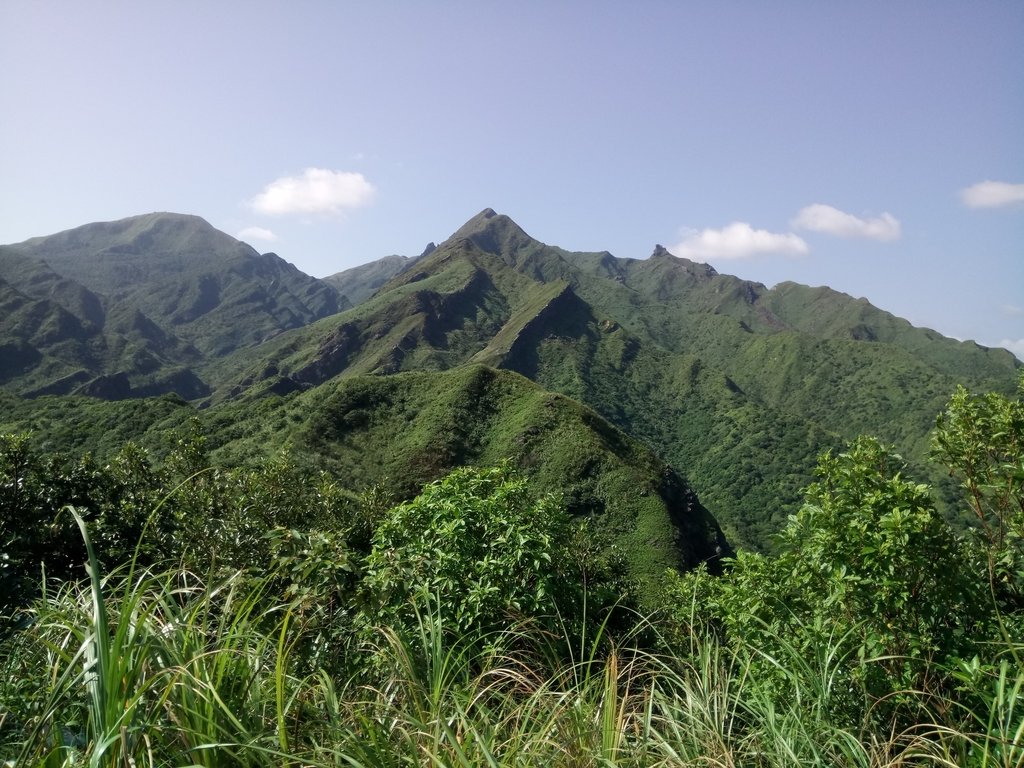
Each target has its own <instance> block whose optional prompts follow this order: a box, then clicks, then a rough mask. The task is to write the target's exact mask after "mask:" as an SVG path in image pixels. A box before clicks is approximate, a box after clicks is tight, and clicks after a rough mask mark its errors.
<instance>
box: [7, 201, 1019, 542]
mask: <svg viewBox="0 0 1024 768" xmlns="http://www.w3.org/2000/svg"><path fill="white" fill-rule="evenodd" d="M0 280H3V281H4V282H2V283H0V291H5V293H2V294H0V298H2V299H3V300H4V301H5V306H10V307H11V311H10V312H9V313H8V314H6V315H4V320H3V321H2V322H3V323H4V328H3V330H4V333H5V335H4V337H3V339H4V341H3V344H2V346H0V355H2V356H3V360H4V362H5V366H4V369H3V370H4V387H5V389H7V390H8V391H10V392H14V393H17V394H20V395H23V396H26V397H28V398H29V400H30V401H31V402H30V403H28V404H24V405H20V406H18V408H17V410H18V412H19V413H21V412H23V411H24V410H25V409H26V408H27V409H28V410H32V409H33V408H40V409H45V408H49V407H51V406H48V405H44V404H43V403H42V401H41V400H38V399H37V398H38V397H39V396H40V395H46V394H59V395H64V394H70V393H76V394H83V395H90V396H94V397H99V398H104V399H124V398H138V397H145V396H151V395H157V394H163V393H172V392H173V393H175V394H177V395H179V396H180V397H182V398H184V399H185V400H189V401H192V402H193V403H194V404H196V405H197V406H199V407H200V408H203V409H208V413H207V412H206V411H204V415H203V418H204V420H206V421H208V422H209V423H211V424H213V423H227V422H228V421H230V420H232V419H237V420H239V422H240V423H245V422H247V421H248V414H251V413H257V412H260V408H261V407H263V406H261V405H260V402H261V401H262V400H263V399H268V402H276V401H275V400H274V398H288V397H294V398H297V400H296V401H297V402H301V403H303V404H305V403H306V402H307V401H310V402H311V401H312V400H313V399H315V397H316V396H315V395H313V394H312V392H313V391H314V390H317V389H319V388H321V387H327V389H328V390H330V389H332V388H334V387H336V386H339V384H338V383H337V382H340V381H344V380H348V379H353V380H359V381H364V380H366V379H365V377H368V376H369V377H375V378H376V379H381V381H374V382H373V384H374V386H385V385H384V380H386V379H391V377H395V376H396V374H399V373H409V374H412V373H419V374H420V377H413V376H406V377H396V378H394V379H393V380H392V381H388V383H387V386H395V387H399V388H404V387H413V388H418V387H424V388H425V389H424V391H426V389H428V388H429V387H427V385H426V384H424V382H427V381H430V380H432V377H434V376H436V375H438V374H441V373H445V372H451V373H452V374H453V375H455V374H456V372H457V371H459V370H460V369H462V368H463V367H465V366H477V365H483V366H487V367H489V368H493V369H498V370H504V371H509V372H514V373H518V374H521V375H522V376H525V377H526V378H528V379H530V380H531V381H533V382H535V383H536V384H538V385H539V386H540V387H542V388H543V389H544V390H546V391H549V392H553V393H558V394H561V395H564V396H565V397H566V398H571V399H572V400H574V401H577V402H579V403H582V404H583V405H586V406H589V408H592V409H593V410H594V411H596V412H597V413H598V414H600V416H602V417H603V418H604V419H606V420H607V421H609V422H610V423H611V424H613V425H615V426H616V427H618V428H619V429H620V430H622V431H623V432H625V433H626V434H628V435H630V436H631V437H633V438H635V439H637V440H639V441H641V442H642V443H645V444H646V445H647V446H648V447H649V448H650V449H651V450H653V451H655V452H656V454H657V456H658V457H659V459H660V460H661V461H662V462H664V463H665V464H666V465H668V466H670V467H673V468H675V470H674V471H678V472H679V473H680V475H681V476H683V477H685V478H686V479H687V481H688V483H690V484H691V485H692V487H693V488H694V490H695V491H696V493H697V494H698V495H699V497H700V499H701V501H702V503H703V504H704V506H706V508H707V509H709V510H711V512H712V513H713V514H714V515H715V517H716V518H717V519H718V520H719V521H720V523H721V525H722V527H723V529H724V530H725V532H726V535H727V536H728V538H729V539H730V540H731V541H732V542H734V543H735V544H738V545H741V546H744V547H753V548H755V549H764V548H765V547H768V546H769V545H770V541H771V535H772V534H774V533H776V532H777V531H779V530H780V529H781V527H782V526H783V524H784V522H785V520H786V519H787V517H788V516H789V515H790V514H792V513H793V512H795V511H796V509H797V508H798V507H799V503H800V498H801V493H800V489H801V488H802V487H804V486H805V485H806V484H807V483H808V482H809V481H810V480H811V477H812V475H811V472H812V469H813V467H814V464H815V461H816V457H817V456H818V454H819V453H820V452H821V451H822V450H824V449H827V448H835V447H838V446H839V445H841V444H842V443H843V441H845V440H850V439H853V438H855V437H856V436H857V435H860V434H865V433H866V434H872V435H876V436H878V437H879V438H880V439H881V440H883V441H884V442H886V443H888V444H892V445H893V446H895V448H896V450H898V451H899V452H900V453H901V454H902V455H903V456H905V457H906V458H907V460H908V461H909V462H910V466H911V467H912V469H913V470H914V471H916V472H918V473H919V474H920V475H921V476H922V477H923V478H924V479H926V480H927V481H928V482H930V483H932V484H933V485H935V486H936V488H937V492H938V494H939V498H940V500H939V505H940V508H941V510H942V511H943V513H944V514H946V515H947V516H948V517H949V518H950V519H955V518H957V517H958V516H959V517H961V518H963V514H962V511H961V508H960V507H959V506H957V505H956V504H954V503H953V500H954V497H955V494H954V489H953V486H952V484H951V483H950V482H949V481H948V480H946V479H944V478H943V477H941V473H940V472H939V470H937V469H936V468H934V467H932V466H931V465H928V464H927V463H926V461H925V458H926V454H927V449H928V434H929V431H930V428H931V426H932V424H933V422H934V418H935V414H936V413H937V412H938V411H939V410H940V408H941V407H942V403H943V402H944V399H945V397H947V396H948V393H949V392H950V391H952V390H953V389H954V388H955V387H956V386H958V385H961V384H963V385H965V386H967V387H968V388H970V389H971V390H973V391H982V390H986V391H994V392H1002V393H1007V392H1010V391H1012V388H1013V384H1014V381H1015V379H1016V371H1017V370H1018V368H1019V367H1020V363H1019V362H1018V361H1016V360H1015V358H1014V357H1013V356H1012V355H1011V354H1010V353H1009V352H1006V351H1005V350H992V349H986V348H983V347H980V346H978V345H976V344H973V343H970V342H967V343H965V342H958V341H954V340H951V339H946V338H944V337H942V336H940V335H939V334H937V333H935V332H933V331H930V330H927V329H918V328H914V327H913V326H911V325H910V324H909V323H907V322H906V321H904V320H901V319H899V318H896V317H894V316H893V315H891V314H889V313H886V312H884V311H882V310H879V309H877V308H875V307H873V306H872V305H871V304H869V303H868V302H867V301H866V300H864V299H854V298H852V297H849V296H846V295H844V294H841V293H838V292H836V291H833V290H830V289H828V288H809V287H806V286H800V285H796V284H792V283H784V284H781V285H779V286H776V287H774V288H771V289H769V288H767V287H765V286H763V285H760V284H756V283H751V282H748V281H744V280H740V279H738V278H735V277H731V276H728V275H720V274H718V273H717V272H716V271H715V270H714V269H712V268H711V267H709V266H707V265H702V264H696V263H693V262H690V261H687V260H685V259H678V258H676V257H674V256H672V255H671V254H669V253H668V252H667V251H666V250H665V249H663V248H661V247H660V246H659V247H657V248H656V249H655V251H654V253H653V255H652V256H651V257H650V258H649V259H645V260H634V259H620V258H616V257H614V256H612V255H611V254H609V253H606V252H605V253H576V252H570V251H566V250H564V249H561V248H557V247H553V246H548V245H545V244H543V243H540V242H538V241H537V240H535V239H533V238H531V237H530V236H529V235H528V234H526V232H524V231H523V230H522V228H520V227H519V226H518V225H517V224H515V222H513V221H512V220H511V219H509V218H508V217H507V216H503V215H499V214H497V213H495V212H494V211H492V210H490V209H487V210H484V211H482V212H481V213H480V214H478V215H477V216H475V217H474V218H472V219H471V220H470V221H468V222H467V223H466V224H465V225H464V226H463V227H461V228H460V229H459V230H458V231H457V232H456V233H454V234H453V235H452V236H451V237H450V238H449V239H448V240H446V241H445V242H444V243H442V244H441V245H440V246H437V247H436V248H435V247H433V244H431V246H429V247H428V248H427V249H426V250H425V251H424V253H423V254H421V255H420V256H419V257H417V258H415V259H412V258H404V257H398V256H392V257H386V258H385V259H382V260H380V261H378V262H374V263H372V264H368V265H364V266H362V267H357V268H355V269H352V270H347V271H345V272H341V273H338V274H336V275H333V276H331V277H329V278H326V279H325V280H316V279H315V278H311V277H307V276H305V275H302V274H301V273H299V272H298V271H297V270H295V269H294V268H293V267H291V266H290V265H287V264H286V263H285V262H283V261H282V260H280V259H279V258H278V257H276V256H274V255H273V254H266V255H262V256H261V255H259V254H257V253H256V252H255V251H253V250H252V249H251V248H250V247H249V246H246V245H244V244H242V243H239V242H238V241H236V240H234V239H233V238H230V237H228V236H227V235H224V234H223V233H219V232H217V231H216V230H214V229H213V228H212V227H210V226H209V225H208V224H206V223H205V222H203V221H202V220H201V219H198V218H195V217H187V216H176V215H171V214H151V215H148V216H141V217H135V218H133V219H126V220H123V221H120V222H110V223H105V224H92V225H87V226H85V227H80V228H78V229H75V230H70V231H69V232H65V233H60V234H58V235H53V236H50V237H45V238H36V239H34V240H30V241H27V242H26V243H21V244H18V245H14V246H3V247H0ZM3 297H6V298H3ZM467 370H473V369H467ZM465 375H469V374H468V373H467V374H465ZM437 381H438V384H437V386H439V387H443V386H447V382H449V381H451V380H450V379H446V378H443V377H442V378H440V379H437ZM431 386H433V385H431ZM495 391H496V390H491V389H488V388H484V389H483V390H481V394H480V397H483V398H495V399H493V400H489V401H488V402H481V403H479V404H478V406H477V411H475V412H473V413H472V414H471V416H472V418H483V417H482V415H481V414H497V416H496V417H495V419H496V420H497V421H499V422H500V421H502V420H504V419H506V418H508V419H511V417H512V416H511V413H506V411H505V410H504V408H505V406H504V403H503V402H502V401H501V400H500V399H498V398H497V395H495V394H494V392H495ZM395 397H396V396H393V395H389V398H390V400H388V402H391V401H393V400H394V398H395ZM302 407H306V406H305V405H303V406H302ZM381 407H382V408H383V407H385V406H383V405H382V406H381ZM86 410H88V409H86ZM157 410H159V409H157ZM296 413H297V414H299V415H297V416H296V417H294V418H293V419H291V420H289V421H277V422H273V423H275V424H277V425H278V428H279V429H280V433H279V434H269V431H268V429H267V428H266V426H265V425H262V424H261V425H258V427H257V426H254V427H250V428H249V429H250V431H253V432H259V433H260V435H261V437H260V441H259V444H260V445H262V446H279V445H285V444H298V443H300V442H301V441H302V440H303V437H302V431H301V430H302V428H303V425H305V424H307V422H308V421H309V417H308V414H305V413H299V411H296ZM391 419H392V414H390V413H389V412H384V413H381V414H380V415H379V420H380V421H381V423H384V422H387V423H392V426H394V427H395V428H399V427H398V426H397V424H395V423H393V422H392V421H391ZM28 420H29V421H31V419H28ZM370 421H372V419H371V420H370ZM8 422H9V424H10V425H11V426H12V427H13V426H15V425H20V424H22V423H23V421H22V420H20V417H19V418H18V419H15V418H11V419H8ZM414 422H415V419H414V420H413V422H412V423H410V424H408V425H405V426H402V427H401V429H402V431H403V432H405V431H408V432H410V433H411V434H416V432H417V429H418V426H417V424H416V423H414ZM49 423H51V424H52V425H53V426H52V427H51V428H52V429H59V427H58V426H57V425H56V423H55V422H49ZM368 423H369V421H368ZM480 428H481V429H483V428H484V426H483V425H481V427H480ZM235 429H236V430H244V429H245V427H242V426H236V427H235ZM64 431H65V432H66V431H67V430H64ZM84 433H85V434H87V435H88V434H92V431H91V430H90V429H86V430H85V431H84ZM495 433H496V434H497V435H499V436H502V437H501V438H500V439H499V438H495V439H494V440H493V441H492V442H491V443H490V444H489V445H490V447H491V450H490V452H488V451H483V452H476V453H475V452H474V451H475V449H470V448H469V447H466V446H461V447H458V448H453V449H451V451H450V452H451V453H452V455H453V456H456V457H465V458H466V460H468V461H476V460H478V459H479V460H480V461H488V462H489V461H493V460H496V459H497V458H501V457H502V456H504V457H510V456H513V455H518V453H519V451H518V446H517V445H516V444H514V443H507V442H506V443H502V442H501V439H504V438H505V437H509V438H511V437H514V435H515V430H514V429H513V428H512V426H511V425H504V424H499V425H496V426H495ZM118 434H125V430H118ZM125 436H126V437H128V436H129V435H125ZM39 437H40V439H42V440H44V441H45V440H47V439H50V438H49V437H48V436H47V434H45V433H39ZM431 437H432V439H433V438H434V436H433V435H432V436H431ZM211 438H212V439H214V440H219V438H218V437H217V435H216V434H213V433H212V434H211ZM70 439H71V440H72V443H71V444H74V445H81V447H83V448H87V447H91V446H90V445H89V444H88V442H89V441H88V440H85V441H84V442H83V438H81V437H71V438H70ZM95 439H96V440H102V438H101V437H99V436H96V437H95ZM232 442H233V441H231V440H226V441H225V445H227V444H229V443H232ZM235 442H237V441H235ZM236 447H237V446H236ZM304 449H305V448H304ZM366 449H367V450H371V451H376V446H373V445H370V444H367V445H366ZM225 450H227V449H225ZM333 450H334V449H332V448H329V447H327V446H318V447H317V450H316V451H315V456H316V457H317V460H323V461H328V460H329V458H330V457H331V456H332V451H333ZM236 453H237V455H238V456H239V457H241V456H243V455H246V454H245V451H244V450H242V449H241V448H238V450H237V451H236ZM440 453H441V454H443V453H444V451H441V452H440ZM400 455H401V456H402V457H403V459H409V460H414V459H415V456H414V455H413V454H406V453H402V454H400ZM376 461H377V464H379V465H380V466H384V465H388V466H389V471H391V472H393V474H394V476H396V477H407V478H415V480H416V482H421V481H425V480H426V479H436V477H438V476H439V475H437V474H436V473H435V474H431V473H426V474H424V473H421V472H419V471H418V468H417V467H416V466H406V467H399V466H398V465H397V464H388V462H387V461H381V460H379V459H377V460H376ZM546 462H551V463H552V464H551V465H552V466H559V465H558V462H557V461H556V460H555V457H553V456H545V457H543V458H542V460H541V461H540V463H546ZM457 463H458V461H454V462H448V461H446V460H439V461H438V466H437V469H438V471H441V470H442V469H449V468H451V467H452V466H455V465H457ZM357 475H358V473H357ZM360 477H361V476H360ZM358 482H362V480H361V479H360V480H358V481H357V483H358ZM567 487H568V484H567ZM413 490H414V488H413V487H412V486H409V487H404V488H403V489H402V494H407V493H409V492H412V491H413ZM964 522H966V518H964V519H962V520H961V523H964Z"/></svg>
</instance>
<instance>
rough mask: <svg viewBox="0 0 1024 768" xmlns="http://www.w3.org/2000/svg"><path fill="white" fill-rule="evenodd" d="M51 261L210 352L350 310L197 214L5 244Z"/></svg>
mask: <svg viewBox="0 0 1024 768" xmlns="http://www.w3.org/2000/svg"><path fill="white" fill-rule="evenodd" d="M7 254H16V255H20V256H22V257H29V258H32V259H36V260H39V261H45V262H46V264H47V265H49V266H50V267H51V268H52V269H53V270H54V272H56V273H58V274H59V275H61V276H63V277H65V278H69V279H70V280H73V281H76V282H77V283H79V284H81V285H82V286H84V287H85V288H87V289H89V290H91V291H93V292H95V293H97V294H100V295H102V296H104V297H105V298H106V299H107V300H108V301H109V302H111V303H114V304H130V305H132V306H134V307H136V308H137V309H138V310H140V311H141V312H143V313H144V314H145V315H146V316H147V317H148V318H150V319H151V320H152V321H153V322H155V323H157V324H159V325H161V326H162V327H164V328H165V329H168V330H171V331H173V333H174V334H175V335H176V336H178V337H180V338H181V339H183V340H185V341H187V342H189V343H191V344H193V345H194V346H195V347H196V348H197V349H198V350H200V351H201V352H202V353H203V354H204V355H207V356H213V357H217V356H222V355H225V354H227V353H229V352H231V351H233V350H234V349H237V348H238V347H240V346H247V345H251V344H255V343H258V342H260V341H263V340H265V339H267V338H269V337H271V336H273V335H275V334H277V333H280V332H281V331H283V330H287V329H289V328H298V327H301V326H303V325H305V324H307V323H309V322H312V321H313V320H316V319H318V318H321V317H325V316H327V315H330V314H333V313H335V312H337V311H339V310H340V309H344V308H345V307H346V306H348V304H347V302H346V301H345V300H344V299H342V297H341V296H339V294H338V292H337V291H336V290H335V289H334V288H332V287H331V286H329V285H327V284H325V283H323V282H321V281H319V280H317V279H315V278H312V277H309V276H308V275H305V274H303V273H302V272H300V271H299V270H298V269H296V268H295V267H294V266H292V265H291V264H288V263H287V262H285V261H284V260H283V259H281V258H279V257H278V256H277V255H275V254H272V253H268V254H262V255H261V254H259V253H257V252H256V251H255V250H253V249H252V248H251V247H250V246H248V245H246V244H245V243H242V242H240V241H238V240H235V239H234V238H232V237H230V236H228V235H226V234H224V233H223V232H220V231H218V230H216V229H214V228H213V227H211V226H210V225H209V224H208V223H207V222H205V221H204V220H202V219H200V218H199V217H197V216H183V215H180V214H170V213H153V214H147V215H144V216H135V217H132V218H128V219H122V220H119V221H111V222H102V223H96V224H87V225H85V226H83V227H77V228H75V229H71V230H68V231H66V232H61V233H58V234H56V235H50V236H48V237H40V238H34V239H32V240H27V241H25V242H24V243H19V244H16V245H9V246H3V247H0V257H3V256H5V255H7Z"/></svg>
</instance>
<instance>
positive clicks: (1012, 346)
mask: <svg viewBox="0 0 1024 768" xmlns="http://www.w3.org/2000/svg"><path fill="white" fill-rule="evenodd" d="M996 346H997V347H1002V348H1003V349H1008V350H1010V351H1011V352H1013V354H1015V355H1016V356H1017V359H1018V360H1024V339H1016V340H1014V339H1003V340H1002V341H1000V342H999V343H998V344H996Z"/></svg>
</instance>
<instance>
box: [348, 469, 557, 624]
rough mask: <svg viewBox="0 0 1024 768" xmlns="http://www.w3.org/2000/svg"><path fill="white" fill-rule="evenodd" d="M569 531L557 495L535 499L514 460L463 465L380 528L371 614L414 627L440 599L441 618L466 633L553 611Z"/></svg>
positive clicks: (371, 572)
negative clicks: (419, 615) (484, 466)
mask: <svg viewBox="0 0 1024 768" xmlns="http://www.w3.org/2000/svg"><path fill="white" fill-rule="evenodd" d="M568 530H569V518H568V516H567V515H566V514H565V512H564V511H562V509H561V508H560V506H559V504H558V501H557V500H556V499H554V498H553V497H550V496H548V497H544V498H541V499H535V498H534V497H533V496H532V495H531V493H530V492H529V490H528V489H527V486H526V481H525V480H524V479H522V478H519V477H515V476H514V475H513V474H512V472H511V471H510V470H509V468H508V467H507V466H502V467H494V468H490V469H471V468H464V469H457V470H455V471H454V472H452V473H451V474H449V475H448V476H447V477H446V478H444V479H443V480H440V481H438V482H435V483H431V484H430V485H428V486H426V487H425V488H424V489H423V492H422V493H421V494H420V495H419V496H417V497H416V498H415V499H413V500H412V501H410V502H406V503H404V504H400V505H398V506H397V507H394V508H393V509H392V510H391V511H390V512H389V513H388V514H387V516H386V517H385V518H384V519H383V520H382V521H381V523H380V525H379V526H378V527H377V530H376V532H375V533H374V536H373V548H372V550H371V552H370V555H369V557H368V558H367V560H366V575H365V577H364V584H363V586H364V592H365V594H366V596H367V600H368V602H369V604H370V606H371V608H370V609H369V610H370V619H371V620H372V621H373V622H375V623H380V624H384V625H387V626H392V627H395V628H400V627H409V626H412V625H413V623H414V622H415V621H416V612H417V610H425V608H426V605H427V603H428V602H430V601H431V598H434V597H436V598H438V600H437V604H438V605H440V606H442V608H443V611H444V614H445V615H444V616H443V617H441V619H442V623H443V625H444V626H445V627H448V628H450V629H451V630H453V631H460V632H468V631H470V630H479V629H485V630H486V629H492V628H495V627H498V626H501V625H503V624H505V623H507V622H508V620H509V619H510V618H511V617H514V616H539V615H544V614H554V613H555V611H556V610H557V607H558V606H557V602H556V600H557V596H558V595H559V594H561V593H564V592H565V585H564V584H563V580H564V579H565V578H568V576H569V574H568V573H566V569H565V568H564V567H563V566H564V563H561V562H560V561H559V557H560V552H559V546H558V543H559V542H560V541H562V540H564V537H565V536H566V534H567V533H568Z"/></svg>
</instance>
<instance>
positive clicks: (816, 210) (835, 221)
mask: <svg viewBox="0 0 1024 768" xmlns="http://www.w3.org/2000/svg"><path fill="white" fill-rule="evenodd" d="M790 224H791V225H792V226H793V227H794V228H795V229H807V230H810V231H811V232H825V233H826V234H829V235H835V236H836V237H863V238H867V239H869V240H881V241H883V242H886V241H889V240H898V239H899V237H900V222H899V219H897V218H896V217H895V216H893V215H892V214H891V213H883V214H882V215H881V216H876V217H874V218H871V219H861V218H859V217H857V216H854V215H853V214H852V213H846V212H845V211H840V210H839V209H838V208H833V207H832V206H831V205H824V204H822V203H815V204H814V205H808V206H806V207H805V208H801V209H800V212H799V213H798V214H797V215H796V217H795V218H794V219H793V221H791V222H790Z"/></svg>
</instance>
